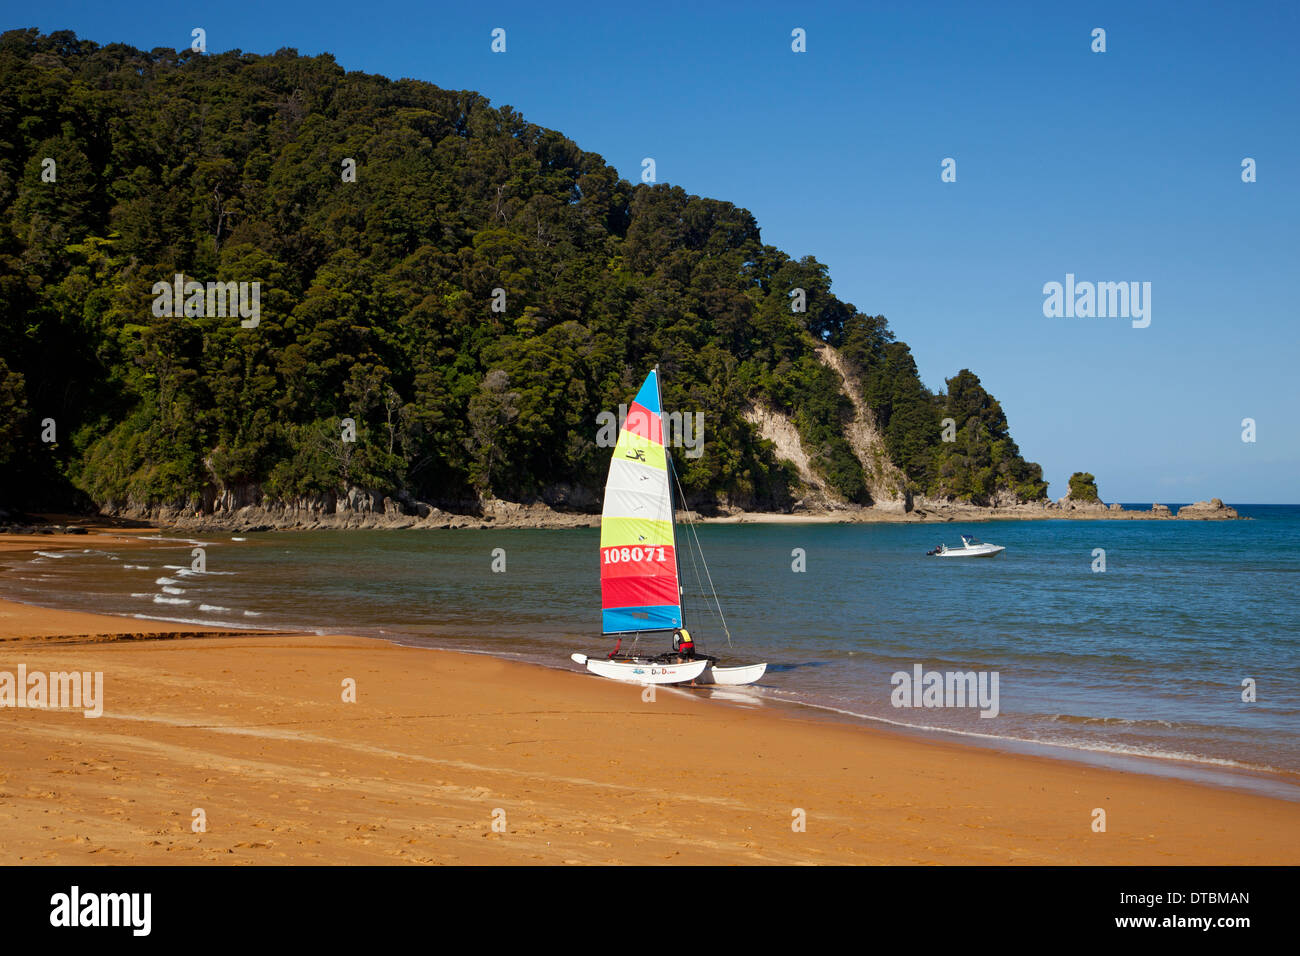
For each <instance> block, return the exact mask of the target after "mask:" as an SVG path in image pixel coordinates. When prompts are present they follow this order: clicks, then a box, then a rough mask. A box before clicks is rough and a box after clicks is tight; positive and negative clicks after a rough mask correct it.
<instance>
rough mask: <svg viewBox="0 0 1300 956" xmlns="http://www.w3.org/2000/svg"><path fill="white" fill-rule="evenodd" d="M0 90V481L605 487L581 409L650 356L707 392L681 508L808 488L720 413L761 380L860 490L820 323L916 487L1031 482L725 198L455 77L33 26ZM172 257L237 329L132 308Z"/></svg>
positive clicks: (551, 495) (745, 404)
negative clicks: (653, 181) (689, 188)
mask: <svg viewBox="0 0 1300 956" xmlns="http://www.w3.org/2000/svg"><path fill="white" fill-rule="evenodd" d="M0 86H2V88H3V90H4V96H3V98H0V476H2V477H0V495H2V496H3V497H2V498H0V504H8V505H12V506H18V507H40V506H44V507H55V506H60V507H62V506H69V505H75V506H78V507H85V508H92V507H103V508H110V509H122V508H128V507H131V508H148V507H150V506H154V505H160V504H169V505H174V506H184V507H186V508H190V509H202V508H211V507H212V506H213V502H214V501H215V500H217V498H218V497H219V496H220V495H221V494H222V493H223V492H225V491H226V490H228V489H240V488H243V489H247V488H256V489H259V493H260V494H264V495H266V496H268V497H269V498H272V499H276V500H285V501H288V500H293V499H297V498H301V497H304V496H318V495H331V494H335V495H337V494H343V493H345V492H346V490H347V489H348V488H352V487H359V488H365V489H371V490H374V491H376V492H378V493H381V494H384V495H391V496H392V497H394V498H396V499H398V500H402V501H409V500H412V499H414V500H420V501H428V502H433V503H435V504H438V505H439V506H442V507H445V508H448V509H450V510H457V509H465V510H473V509H474V508H475V507H476V506H477V505H478V504H480V503H481V502H483V501H484V500H486V499H488V498H492V497H496V498H503V499H507V500H512V501H533V500H545V501H547V502H548V503H552V504H560V505H563V504H565V502H566V500H570V499H572V500H574V501H577V500H580V499H581V496H580V495H576V494H575V493H574V489H586V490H587V493H588V497H590V495H592V494H594V495H595V496H597V497H598V496H599V494H600V489H601V488H602V487H603V484H604V475H605V469H606V466H607V462H608V454H609V452H608V449H605V448H601V447H598V446H597V444H596V435H597V425H596V416H597V414H598V413H599V412H600V411H602V410H616V409H617V408H618V407H619V404H620V403H624V402H628V401H629V400H630V398H631V396H632V394H633V393H634V392H635V390H636V388H637V387H638V386H639V384H640V382H641V380H642V379H643V377H644V376H645V374H646V372H647V371H648V369H649V368H650V367H652V366H653V365H655V364H656V363H657V364H658V365H659V366H660V368H661V371H662V381H663V391H664V396H663V397H664V404H665V408H666V409H668V410H673V409H678V410H682V411H689V412H695V411H702V412H704V414H705V423H706V424H705V428H706V431H705V444H704V454H703V455H701V456H699V457H696V458H691V457H686V456H684V455H682V454H681V451H680V450H678V451H677V452H676V454H675V462H676V465H677V468H678V471H679V473H680V476H681V480H682V483H683V485H684V487H685V489H686V492H687V496H688V500H689V501H690V502H691V503H692V504H693V505H695V506H696V507H701V508H708V507H709V506H712V505H718V504H725V505H730V506H734V507H742V508H762V509H778V510H779V509H785V508H788V507H789V506H790V504H791V502H792V501H793V500H795V499H796V498H798V497H799V495H800V494H801V492H802V489H801V488H800V487H799V482H798V477H797V475H796V474H795V473H794V472H793V470H792V469H791V468H790V467H789V466H788V465H785V464H783V463H781V462H779V461H778V460H777V459H776V458H775V457H774V454H773V447H772V445H771V444H770V443H768V442H765V441H763V440H762V439H761V438H760V437H759V435H758V433H757V431H756V429H755V428H754V426H752V425H750V424H749V423H748V422H747V421H746V420H745V417H744V415H745V412H746V410H747V409H749V408H750V407H752V406H754V405H755V404H756V403H757V404H762V405H766V406H769V407H771V408H774V409H777V410H780V411H782V412H784V413H786V414H787V415H789V416H790V417H791V419H792V420H793V422H794V423H795V425H796V427H797V428H798V431H799V434H800V437H801V439H802V441H803V443H804V445H805V447H806V449H807V450H808V452H809V455H810V457H811V458H812V461H813V464H814V466H815V468H816V469H817V470H818V472H820V474H821V476H822V477H823V478H824V480H825V482H826V484H827V485H828V486H829V487H831V488H833V489H834V490H835V491H836V492H838V493H839V494H840V495H842V496H843V497H844V498H846V499H848V500H850V501H854V502H858V503H861V504H869V503H870V502H871V496H870V492H869V490H868V481H867V477H866V474H865V473H864V470H863V465H862V463H861V462H860V461H859V460H858V458H857V457H856V456H855V454H854V451H853V449H852V448H851V447H850V445H849V442H848V440H847V438H846V434H845V426H846V424H847V423H848V422H849V421H850V420H851V418H852V415H853V407H852V403H851V402H850V401H849V399H848V398H847V397H846V396H845V395H844V394H843V393H842V391H841V389H840V379H839V377H838V375H837V374H836V373H835V372H834V371H833V370H831V369H830V368H828V367H827V366H826V365H825V364H823V363H822V362H821V361H820V360H819V359H818V356H817V354H816V350H817V348H818V347H819V346H821V345H823V344H830V345H833V346H835V347H836V348H838V349H839V350H840V351H841V353H842V355H843V356H844V358H845V360H846V362H847V363H848V366H849V367H850V369H851V370H852V372H853V373H854V377H856V379H857V380H858V384H860V386H861V389H862V398H863V399H864V400H865V402H866V403H867V405H868V406H869V407H870V408H871V409H872V411H873V413H874V415H875V417H876V420H877V423H878V426H879V428H880V430H881V432H882V434H883V437H884V441H885V445H886V448H887V450H888V453H889V456H890V458H891V459H892V461H893V462H894V463H895V464H896V465H897V466H898V467H899V468H900V469H902V471H903V472H904V474H905V475H906V477H907V482H908V490H910V491H911V492H913V493H915V494H925V495H931V496H943V497H951V498H956V499H960V500H964V501H969V502H973V503H977V504H983V503H987V502H988V501H990V500H991V498H992V497H993V496H995V495H1003V496H1005V495H1008V494H1010V495H1015V496H1017V497H1019V498H1020V499H1022V500H1037V499H1042V498H1044V497H1045V495H1046V484H1045V482H1044V481H1043V480H1042V470H1041V468H1040V467H1039V466H1038V465H1036V464H1033V463H1030V462H1026V461H1025V460H1024V459H1023V458H1022V457H1021V456H1020V453H1019V449H1018V448H1017V446H1016V444H1015V442H1014V441H1013V440H1012V439H1011V436H1010V432H1009V429H1008V424H1007V419H1006V415H1005V414H1004V413H1003V411H1002V408H1001V406H1000V405H999V403H998V402H997V401H996V400H995V399H994V398H993V397H992V396H991V395H990V394H989V393H988V392H987V391H986V390H985V389H984V388H983V386H982V385H981V383H980V380H979V378H978V377H977V376H976V375H975V374H973V373H972V372H970V371H969V370H965V369H963V370H961V371H958V372H957V373H956V374H955V375H954V376H953V377H952V378H949V379H948V380H947V381H946V382H945V390H944V391H942V392H934V391H931V390H930V389H928V388H927V387H926V386H925V385H924V384H923V383H922V382H921V380H920V377H919V375H918V373H917V367H916V363H915V361H914V360H913V357H912V354H911V351H910V350H909V348H908V347H907V345H906V344H904V343H903V342H901V341H899V340H898V339H897V338H896V337H895V336H894V334H893V333H892V332H891V331H890V328H889V325H888V323H887V322H886V320H885V318H884V317H883V316H879V315H869V314H867V313H863V312H859V311H858V309H857V308H855V307H854V306H853V305H851V304H849V303H847V302H843V301H840V300H839V299H837V298H836V297H835V296H834V295H832V294H831V291H830V288H831V279H830V276H829V274H828V272H827V269H826V267H825V266H824V265H822V264H821V263H819V262H817V261H816V260H815V259H814V258H812V257H805V258H802V259H798V260H795V259H792V258H791V257H790V256H788V255H786V254H785V253H783V252H782V251H781V250H779V249H776V248H774V247H772V246H770V245H766V244H764V243H763V241H762V239H761V238H760V232H759V227H758V224H757V222H755V220H754V217H753V216H752V215H751V214H750V213H749V212H747V211H746V210H744V209H741V208H737V207H736V206H734V205H732V204H731V203H728V202H725V201H721V200H714V199H705V198H701V197H699V196H693V195H690V194H688V193H687V192H685V191H684V190H682V189H681V188H679V187H676V186H670V185H663V184H659V185H647V184H644V183H637V184H635V185H634V184H632V183H629V182H628V181H627V180H625V179H622V178H620V177H619V175H618V173H617V171H616V170H614V169H613V168H612V167H611V166H609V165H608V164H606V163H605V161H604V160H603V159H602V158H601V157H600V156H598V155H596V154H595V153H590V152H585V151H583V150H582V149H580V148H579V147H578V146H577V145H576V144H574V143H573V142H571V141H570V140H569V139H567V138H565V136H563V135H562V134H561V133H558V132H555V131H553V130H548V129H543V128H540V127H538V126H535V125H533V124H531V123H529V122H527V121H526V120H525V119H524V118H523V117H522V116H520V115H519V114H518V113H517V112H515V111H514V110H513V109H511V108H510V107H508V106H503V107H499V108H494V107H492V106H491V105H490V104H489V101H488V100H487V99H486V98H485V97H484V96H482V95H481V94H479V93H475V92H467V91H455V90H444V89H440V88H439V87H436V86H433V85H431V84H429V83H424V82H416V81H411V80H400V81H392V80H389V79H386V78H384V77H381V76H374V75H369V74H363V73H357V72H351V73H350V72H346V71H345V70H343V69H342V68H341V67H339V66H338V64H337V63H335V61H334V60H333V58H332V57H330V56H329V55H321V56H315V57H304V56H299V55H298V53H297V52H296V51H295V50H292V49H283V50H279V51H277V52H276V53H274V54H273V55H269V56H264V55H256V54H250V53H241V52H239V51H233V52H228V53H221V54H199V53H193V52H190V51H188V50H185V51H175V50H169V49H155V50H152V51H149V52H143V51H140V50H137V49H133V48H132V47H129V46H125V45H121V44H110V45H107V46H98V45H97V44H94V43H90V42H88V41H85V40H80V39H78V38H77V37H76V36H75V35H74V34H72V33H68V32H58V33H53V34H49V35H42V34H40V33H39V32H37V31H35V30H15V31H10V32H7V33H4V34H3V35H2V36H0ZM349 161H350V162H351V163H352V164H353V165H352V169H353V170H354V175H349V172H348V171H349ZM178 274H179V275H182V276H184V277H185V278H186V279H187V280H193V281H196V282H200V283H207V282H222V283H225V282H257V283H259V285H260V313H259V321H258V324H257V325H256V327H254V328H246V327H244V326H243V325H242V324H241V322H240V319H239V318H238V317H234V318H230V317H226V316H213V315H186V314H184V310H178V314H177V315H161V316H160V315H157V314H155V313H156V311H157V310H156V309H155V308H153V306H154V302H155V297H156V293H155V291H154V287H155V284H157V283H159V282H163V283H171V282H172V280H173V277H174V276H176V275H178ZM795 289H803V290H805V294H806V310H805V311H802V312H798V311H794V310H793V309H792V304H791V303H792V299H791V293H792V291H793V290H795ZM495 290H501V291H500V292H496V291H495ZM502 300H504V301H502ZM494 304H496V305H497V306H499V307H498V308H494ZM344 419H351V420H352V421H353V422H354V423H355V441H354V442H344V441H342V440H341V437H340V436H341V434H342V429H343V428H344V424H343V421H344ZM946 419H951V420H952V421H951V427H950V428H947V429H945V424H944V423H945V420H946ZM945 431H946V432H947V434H946V437H947V438H948V440H945Z"/></svg>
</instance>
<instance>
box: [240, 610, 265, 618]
mask: <svg viewBox="0 0 1300 956" xmlns="http://www.w3.org/2000/svg"><path fill="white" fill-rule="evenodd" d="M261 616H262V612H261V611H245V612H244V617H261Z"/></svg>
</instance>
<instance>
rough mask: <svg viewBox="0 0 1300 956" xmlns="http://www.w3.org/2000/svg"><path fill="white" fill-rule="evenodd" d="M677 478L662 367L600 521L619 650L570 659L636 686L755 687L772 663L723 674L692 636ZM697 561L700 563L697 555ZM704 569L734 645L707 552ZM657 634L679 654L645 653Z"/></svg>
mask: <svg viewBox="0 0 1300 956" xmlns="http://www.w3.org/2000/svg"><path fill="white" fill-rule="evenodd" d="M676 477H677V476H676V473H675V472H674V470H673V460H672V456H671V455H669V454H668V450H667V448H666V447H665V445H664V426H663V401H662V398H661V396H660V393H659V367H658V366H655V369H654V371H652V372H651V373H650V374H649V375H647V376H646V380H645V383H644V384H643V385H642V386H641V390H640V391H639V392H637V394H636V398H635V399H633V401H632V405H631V407H630V408H629V409H628V412H627V419H626V421H625V422H624V423H623V427H622V428H621V429H620V430H619V435H618V443H617V444H616V445H615V446H614V454H613V456H612V457H611V459H610V464H609V477H608V478H607V479H606V482H605V504H604V508H603V510H602V512H601V517H600V593H601V606H602V632H603V633H604V634H607V635H618V643H617V644H615V646H614V650H613V651H611V652H610V654H609V655H608V656H607V657H603V658H602V657H589V656H588V655H586V654H573V655H570V656H571V658H572V659H573V660H574V661H575V662H577V663H578V664H581V665H583V666H585V667H586V668H587V670H589V671H591V672H592V673H593V674H599V675H600V676H601V677H608V678H610V679H612V680H621V681H630V682H632V683H636V684H682V683H689V682H694V683H698V684H752V683H754V682H755V681H757V680H758V679H759V678H761V677H762V676H763V673H764V671H766V670H767V664H765V663H764V664H746V665H741V666H730V667H728V666H721V667H720V666H718V660H717V658H715V657H710V656H708V655H706V654H698V653H696V651H695V649H694V642H693V641H692V640H691V638H690V632H689V631H687V630H686V627H685V617H684V615H683V612H682V586H681V569H680V567H679V564H678V552H677V538H676V522H675V520H674V512H673V493H672V486H673V484H674V483H676V484H677V489H678V493H679V496H680V497H681V498H682V500H685V496H684V495H681V484H680V482H676ZM690 531H691V534H692V536H693V537H694V538H695V541H694V545H695V549H696V551H699V537H698V535H695V533H694V532H695V529H694V528H693V527H691V528H690ZM688 546H689V542H688ZM691 560H692V563H694V560H695V559H694V556H693V555H692V558H691ZM700 564H703V565H704V573H705V575H706V577H707V578H708V581H709V590H710V591H711V592H712V593H713V601H714V605H715V606H716V607H717V613H718V620H719V621H720V622H721V624H722V629H723V631H724V633H725V634H726V635H727V643H728V645H730V643H731V632H730V631H729V630H727V626H726V619H725V618H724V617H723V615H722V606H721V604H719V603H718V596H717V592H716V591H714V590H713V578H712V575H710V574H709V570H708V565H707V564H704V554H703V552H700ZM696 578H697V580H698V579H699V567H698V566H696ZM700 583H701V589H702V587H703V584H702V582H700ZM655 633H667V634H671V635H673V639H674V650H673V651H670V652H666V653H663V654H638V653H637V649H636V645H637V643H638V642H639V640H640V638H641V636H642V635H643V634H655ZM629 634H631V635H633V640H632V648H631V650H629V651H626V652H624V653H622V654H619V650H620V649H621V648H622V646H623V638H624V637H625V636H626V635H629Z"/></svg>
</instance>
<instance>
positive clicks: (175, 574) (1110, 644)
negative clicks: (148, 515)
mask: <svg viewBox="0 0 1300 956" xmlns="http://www.w3.org/2000/svg"><path fill="white" fill-rule="evenodd" d="M1239 510H1240V511H1241V513H1242V514H1243V515H1248V516H1251V517H1253V518H1254V519H1255V520H1253V521H1234V522H1181V521H1173V522H1170V521H1023V522H1014V521H1008V522H981V523H977V524H969V525H960V524H948V525H943V526H936V525H913V524H879V525H813V524H804V525H760V524H749V525H705V526H701V527H699V528H698V535H699V540H700V542H701V544H702V547H703V550H704V553H705V555H706V557H707V558H708V566H709V569H710V571H711V572H712V578H713V582H714V585H715V586H716V587H717V592H718V597H719V599H720V601H721V604H722V608H723V612H724V613H725V615H726V621H727V625H728V626H729V629H730V633H731V639H732V643H733V645H734V648H729V647H728V645H727V640H726V636H725V634H724V632H723V630H722V628H721V626H720V625H719V622H718V620H717V618H716V617H715V616H714V615H712V614H709V613H703V612H704V604H703V603H702V602H701V601H700V600H699V597H698V590H699V589H698V587H697V585H696V581H695V578H694V575H693V573H692V568H691V562H690V560H689V558H688V557H687V556H686V555H685V553H683V557H682V562H683V577H684V580H685V582H686V584H687V586H688V603H687V616H688V625H689V626H690V627H691V629H692V631H693V633H694V634H695V637H696V639H697V641H698V642H699V643H700V645H701V646H702V648H703V650H705V651H706V652H709V653H713V654H719V655H721V656H725V657H730V658H733V659H735V660H737V661H750V660H766V661H769V662H770V665H771V666H770V667H769V671H768V674H767V675H766V677H765V678H764V680H763V681H762V683H761V684H760V685H759V686H758V687H757V688H755V689H753V690H752V691H750V692H745V693H747V694H748V696H749V697H750V698H751V699H753V700H757V701H765V702H771V701H775V700H787V701H792V702H796V703H800V704H805V705H809V706H815V707H819V708H823V709H824V710H825V712H826V713H833V714H838V715H839V716H840V717H842V718H844V719H854V720H869V721H876V722H879V721H886V722H889V723H891V724H897V725H903V726H907V727H914V728H918V729H923V730H928V732H941V733H944V734H961V735H965V736H968V737H969V739H970V740H972V741H977V742H987V743H995V744H998V745H1006V746H1016V747H1022V746H1025V745H1032V747H1033V748H1036V749H1040V750H1042V749H1044V748H1046V749H1047V751H1048V752H1055V753H1058V754H1059V755H1065V756H1071V755H1072V756H1076V757H1080V758H1085V757H1086V758H1090V759H1096V758H1098V757H1099V756H1100V755H1106V756H1108V757H1110V758H1115V757H1119V756H1123V757H1128V756H1133V757H1154V758H1158V760H1154V761H1143V762H1142V766H1143V768H1144V769H1157V770H1159V771H1160V772H1174V773H1183V772H1191V773H1194V774H1195V773H1201V772H1224V771H1227V772H1230V773H1231V774H1233V777H1232V779H1238V778H1239V779H1243V780H1244V779H1247V778H1250V779H1254V780H1256V781H1259V780H1263V781H1266V782H1267V783H1268V785H1269V786H1270V787H1272V788H1273V789H1274V790H1279V789H1280V790H1283V791H1286V790H1287V789H1288V788H1292V787H1297V789H1296V791H1295V793H1297V794H1300V612H1298V611H1297V607H1298V606H1300V547H1298V546H1297V545H1298V544H1300V507H1297V506H1277V505H1261V506H1249V505H1246V506H1239ZM962 532H965V533H968V534H974V535H976V536H977V537H979V538H981V539H982V540H985V541H990V542H992V543H995V544H1001V545H1004V546H1005V547H1006V549H1007V550H1006V551H1005V552H1004V553H1003V554H1001V555H999V556H998V557H996V558H991V559H981V560H952V559H949V560H942V559H936V558H927V557H926V556H925V552H926V551H927V550H929V549H930V548H932V547H934V546H935V545H936V544H938V543H939V542H940V541H945V542H947V543H949V544H958V543H959V540H958V535H959V534H960V533H962ZM598 536H599V532H598V531H597V530H596V529H574V530H520V531H375V532H366V531H347V532H338V531H325V532H302V533H273V534H259V535H249V536H247V540H244V541H235V540H231V539H230V538H229V537H228V536H227V537H219V538H218V537H209V538H204V539H202V541H203V543H204V544H205V547H206V561H207V570H206V573H202V574H195V573H193V572H192V571H191V570H190V564H191V561H192V558H191V554H190V551H191V548H192V547H193V546H194V544H193V543H192V542H189V541H187V540H183V539H175V540H172V541H169V542H163V543H160V545H159V546H156V547H149V548H143V549H142V548H133V549H122V550H120V551H117V552H112V553H109V552H104V551H96V550H93V549H92V550H88V551H84V552H72V553H70V554H68V555H66V556H61V557H56V556H55V554H56V552H53V551H51V552H48V553H47V554H45V555H38V556H37V557H36V558H35V559H34V560H27V559H26V558H25V557H16V556H7V558H6V559H5V560H4V562H3V565H0V566H2V567H3V568H4V570H3V571H0V587H3V589H4V591H5V593H6V595H7V596H9V597H13V598H15V599H18V600H24V599H26V600H30V601H33V602H35V603H46V604H58V605H59V606H64V607H77V608H82V609H87V610H97V611H106V612H116V613H127V614H137V615H140V616H144V617H161V618H168V619H173V620H186V621H201V622H204V623H213V624H215V623H225V624H231V625H236V626H240V627H246V626H257V627H273V628H306V629H318V630H331V629H334V630H337V629H347V630H348V631H350V632H356V633H365V634H374V635H381V636H385V637H389V638H393V639H398V640H401V641H403V642H406V643H415V644H432V645H435V646H442V647H455V648H464V649H471V650H477V651H485V652H489V653H494V654H501V655H505V656H513V657H520V658H523V659H526V660H532V661H537V662H539V663H546V664H550V665H552V666H558V667H570V668H572V669H575V670H576V669H577V668H576V666H575V665H572V664H570V663H569V661H568V655H569V654H570V653H571V652H573V651H582V652H585V653H592V654H599V653H603V652H605V651H606V650H608V649H610V648H612V646H613V640H612V639H608V638H604V637H602V636H601V635H600V634H599V633H598V628H599V621H600V613H599V603H600V588H599V582H598V563H597V542H598ZM679 545H684V538H683V536H682V535H681V534H679ZM497 548H500V549H503V550H504V558H505V571H504V572H503V573H495V572H493V570H492V565H493V561H494V556H493V551H494V549H497ZM1096 548H1102V549H1104V550H1105V562H1106V570H1105V571H1104V572H1100V573H1099V572H1095V571H1094V570H1092V568H1093V565H1094V562H1095V560H1096V559H1095V557H1094V554H1093V551H1094V549H1096ZM795 549H802V550H803V552H804V554H805V556H806V557H805V560H806V571H804V572H797V571H794V570H792V563H793V562H794V561H795V558H794V557H793V556H792V552H793V551H794V550H795ZM706 590H707V585H706ZM625 647H626V642H625ZM640 647H641V648H642V649H645V650H652V651H655V652H657V651H659V650H666V649H667V645H666V641H665V640H664V639H663V637H662V636H653V637H647V638H644V639H642V640H641V643H640ZM917 664H919V665H921V666H922V669H923V671H927V672H928V671H939V672H948V671H959V672H968V671H975V672H986V674H989V675H991V674H992V673H993V672H996V673H997V675H998V714H997V716H996V717H989V718H982V717H980V716H979V713H978V710H977V709H975V708H970V707H943V708H938V707H935V708H922V707H917V708H910V709H909V708H901V707H896V706H894V703H893V701H892V700H891V695H892V694H893V691H894V685H893V684H892V683H891V675H892V674H894V673H895V672H899V671H902V672H906V673H908V674H909V675H910V674H911V673H912V671H913V668H914V666H915V665H917ZM593 679H595V678H593ZM1247 679H1249V680H1253V681H1254V682H1255V685H1256V688H1257V691H1256V693H1257V700H1256V701H1255V702H1244V701H1243V700H1242V693H1243V685H1242V682H1243V681H1244V680H1247Z"/></svg>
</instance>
